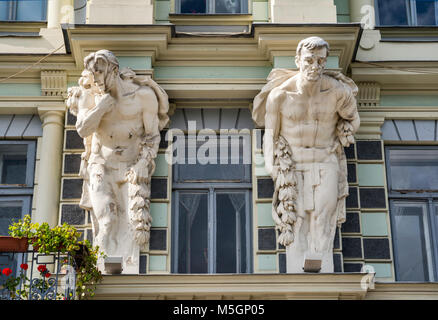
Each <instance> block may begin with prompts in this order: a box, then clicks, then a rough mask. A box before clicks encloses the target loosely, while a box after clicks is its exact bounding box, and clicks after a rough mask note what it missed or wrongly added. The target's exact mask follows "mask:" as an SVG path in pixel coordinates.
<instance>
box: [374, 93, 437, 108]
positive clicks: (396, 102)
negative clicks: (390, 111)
mask: <svg viewBox="0 0 438 320" xmlns="http://www.w3.org/2000/svg"><path fill="white" fill-rule="evenodd" d="M380 105H382V106H438V95H410V96H408V95H400V96H397V95H382V96H381V97H380Z"/></svg>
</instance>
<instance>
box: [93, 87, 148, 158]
mask: <svg viewBox="0 0 438 320" xmlns="http://www.w3.org/2000/svg"><path fill="white" fill-rule="evenodd" d="M124 89H125V90H124V91H125V93H124V94H123V95H121V96H120V97H119V98H118V99H117V100H116V101H115V104H114V106H113V107H112V108H111V110H110V111H109V112H107V113H106V114H105V115H104V116H103V117H102V119H101V121H100V125H99V127H98V130H97V132H96V133H95V138H94V139H93V150H92V151H93V152H94V153H98V154H100V156H102V157H103V158H104V159H105V160H106V163H107V164H111V163H119V162H128V163H133V162H136V161H137V159H138V155H139V152H140V143H141V142H142V140H143V139H144V136H145V134H146V132H145V127H147V125H145V121H153V119H149V118H148V117H144V112H145V109H146V108H147V107H148V103H149V104H150V103H151V101H154V100H151V99H152V98H153V99H155V101H156V98H155V94H154V92H153V91H152V89H151V88H149V87H143V86H142V87H140V86H138V85H136V84H132V83H130V84H128V85H127V87H125V88H124Z"/></svg>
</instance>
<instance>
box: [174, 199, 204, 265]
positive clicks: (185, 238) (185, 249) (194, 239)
mask: <svg viewBox="0 0 438 320" xmlns="http://www.w3.org/2000/svg"><path fill="white" fill-rule="evenodd" d="M178 220H179V222H178V223H179V225H178V247H179V249H178V272H179V273H207V272H208V195H207V194H206V193H179V215H178Z"/></svg>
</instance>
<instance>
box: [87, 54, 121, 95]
mask: <svg viewBox="0 0 438 320" xmlns="http://www.w3.org/2000/svg"><path fill="white" fill-rule="evenodd" d="M84 67H85V69H86V70H88V71H90V72H91V73H93V77H94V83H95V84H96V85H97V86H98V87H99V88H100V89H101V90H102V91H104V92H108V91H109V90H110V89H111V88H112V87H113V86H114V85H115V79H116V78H117V77H119V62H118V61H117V58H116V56H115V55H114V54H113V53H112V52H111V51H109V50H99V51H96V52H93V53H90V54H89V55H88V56H86V57H85V59H84Z"/></svg>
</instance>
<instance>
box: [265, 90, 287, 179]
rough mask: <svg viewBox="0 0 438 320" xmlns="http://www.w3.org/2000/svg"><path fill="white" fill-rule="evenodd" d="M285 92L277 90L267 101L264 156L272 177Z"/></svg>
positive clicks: (273, 91) (267, 169) (266, 167)
mask: <svg viewBox="0 0 438 320" xmlns="http://www.w3.org/2000/svg"><path fill="white" fill-rule="evenodd" d="M283 97H284V91H283V90H281V89H278V88H275V89H273V90H272V91H271V93H270V94H269V96H268V98H267V100H266V115H265V134H264V137H263V154H264V159H265V169H266V171H267V172H268V173H269V174H270V175H272V167H273V163H274V143H275V141H274V139H275V137H276V135H277V133H278V132H279V129H280V128H279V126H280V119H279V110H280V105H281V103H282V101H283Z"/></svg>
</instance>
